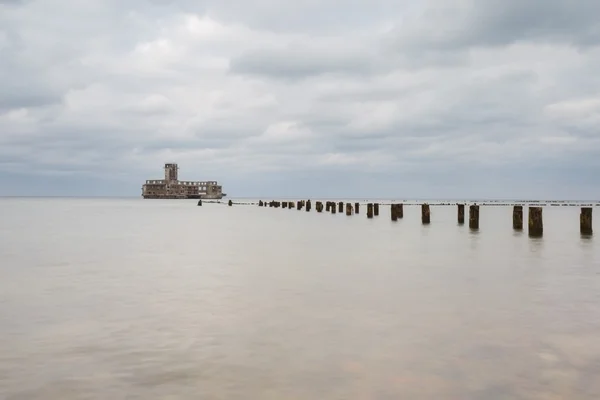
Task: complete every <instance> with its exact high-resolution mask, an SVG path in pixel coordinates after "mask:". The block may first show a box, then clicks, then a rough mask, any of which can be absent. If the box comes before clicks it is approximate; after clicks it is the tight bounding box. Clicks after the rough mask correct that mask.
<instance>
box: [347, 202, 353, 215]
mask: <svg viewBox="0 0 600 400" xmlns="http://www.w3.org/2000/svg"><path fill="white" fill-rule="evenodd" d="M352 211H353V208H352V204H350V203H347V204H346V215H347V216H350V215H352Z"/></svg>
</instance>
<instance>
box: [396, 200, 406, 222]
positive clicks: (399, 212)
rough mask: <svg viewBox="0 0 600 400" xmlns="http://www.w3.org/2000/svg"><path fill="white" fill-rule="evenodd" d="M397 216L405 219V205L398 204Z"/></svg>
mask: <svg viewBox="0 0 600 400" xmlns="http://www.w3.org/2000/svg"><path fill="white" fill-rule="evenodd" d="M396 216H397V217H398V218H400V219H402V218H404V204H402V203H400V204H396Z"/></svg>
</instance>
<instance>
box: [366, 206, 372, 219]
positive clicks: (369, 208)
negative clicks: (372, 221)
mask: <svg viewBox="0 0 600 400" xmlns="http://www.w3.org/2000/svg"><path fill="white" fill-rule="evenodd" d="M367 218H373V203H369V204H367Z"/></svg>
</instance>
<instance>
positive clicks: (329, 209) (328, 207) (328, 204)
mask: <svg viewBox="0 0 600 400" xmlns="http://www.w3.org/2000/svg"><path fill="white" fill-rule="evenodd" d="M325 211H327V212H329V211H331V202H330V201H326V202H325Z"/></svg>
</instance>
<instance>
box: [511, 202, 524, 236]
mask: <svg viewBox="0 0 600 400" xmlns="http://www.w3.org/2000/svg"><path fill="white" fill-rule="evenodd" d="M513 229H514V230H516V231H520V230H522V229H523V206H514V207H513Z"/></svg>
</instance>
